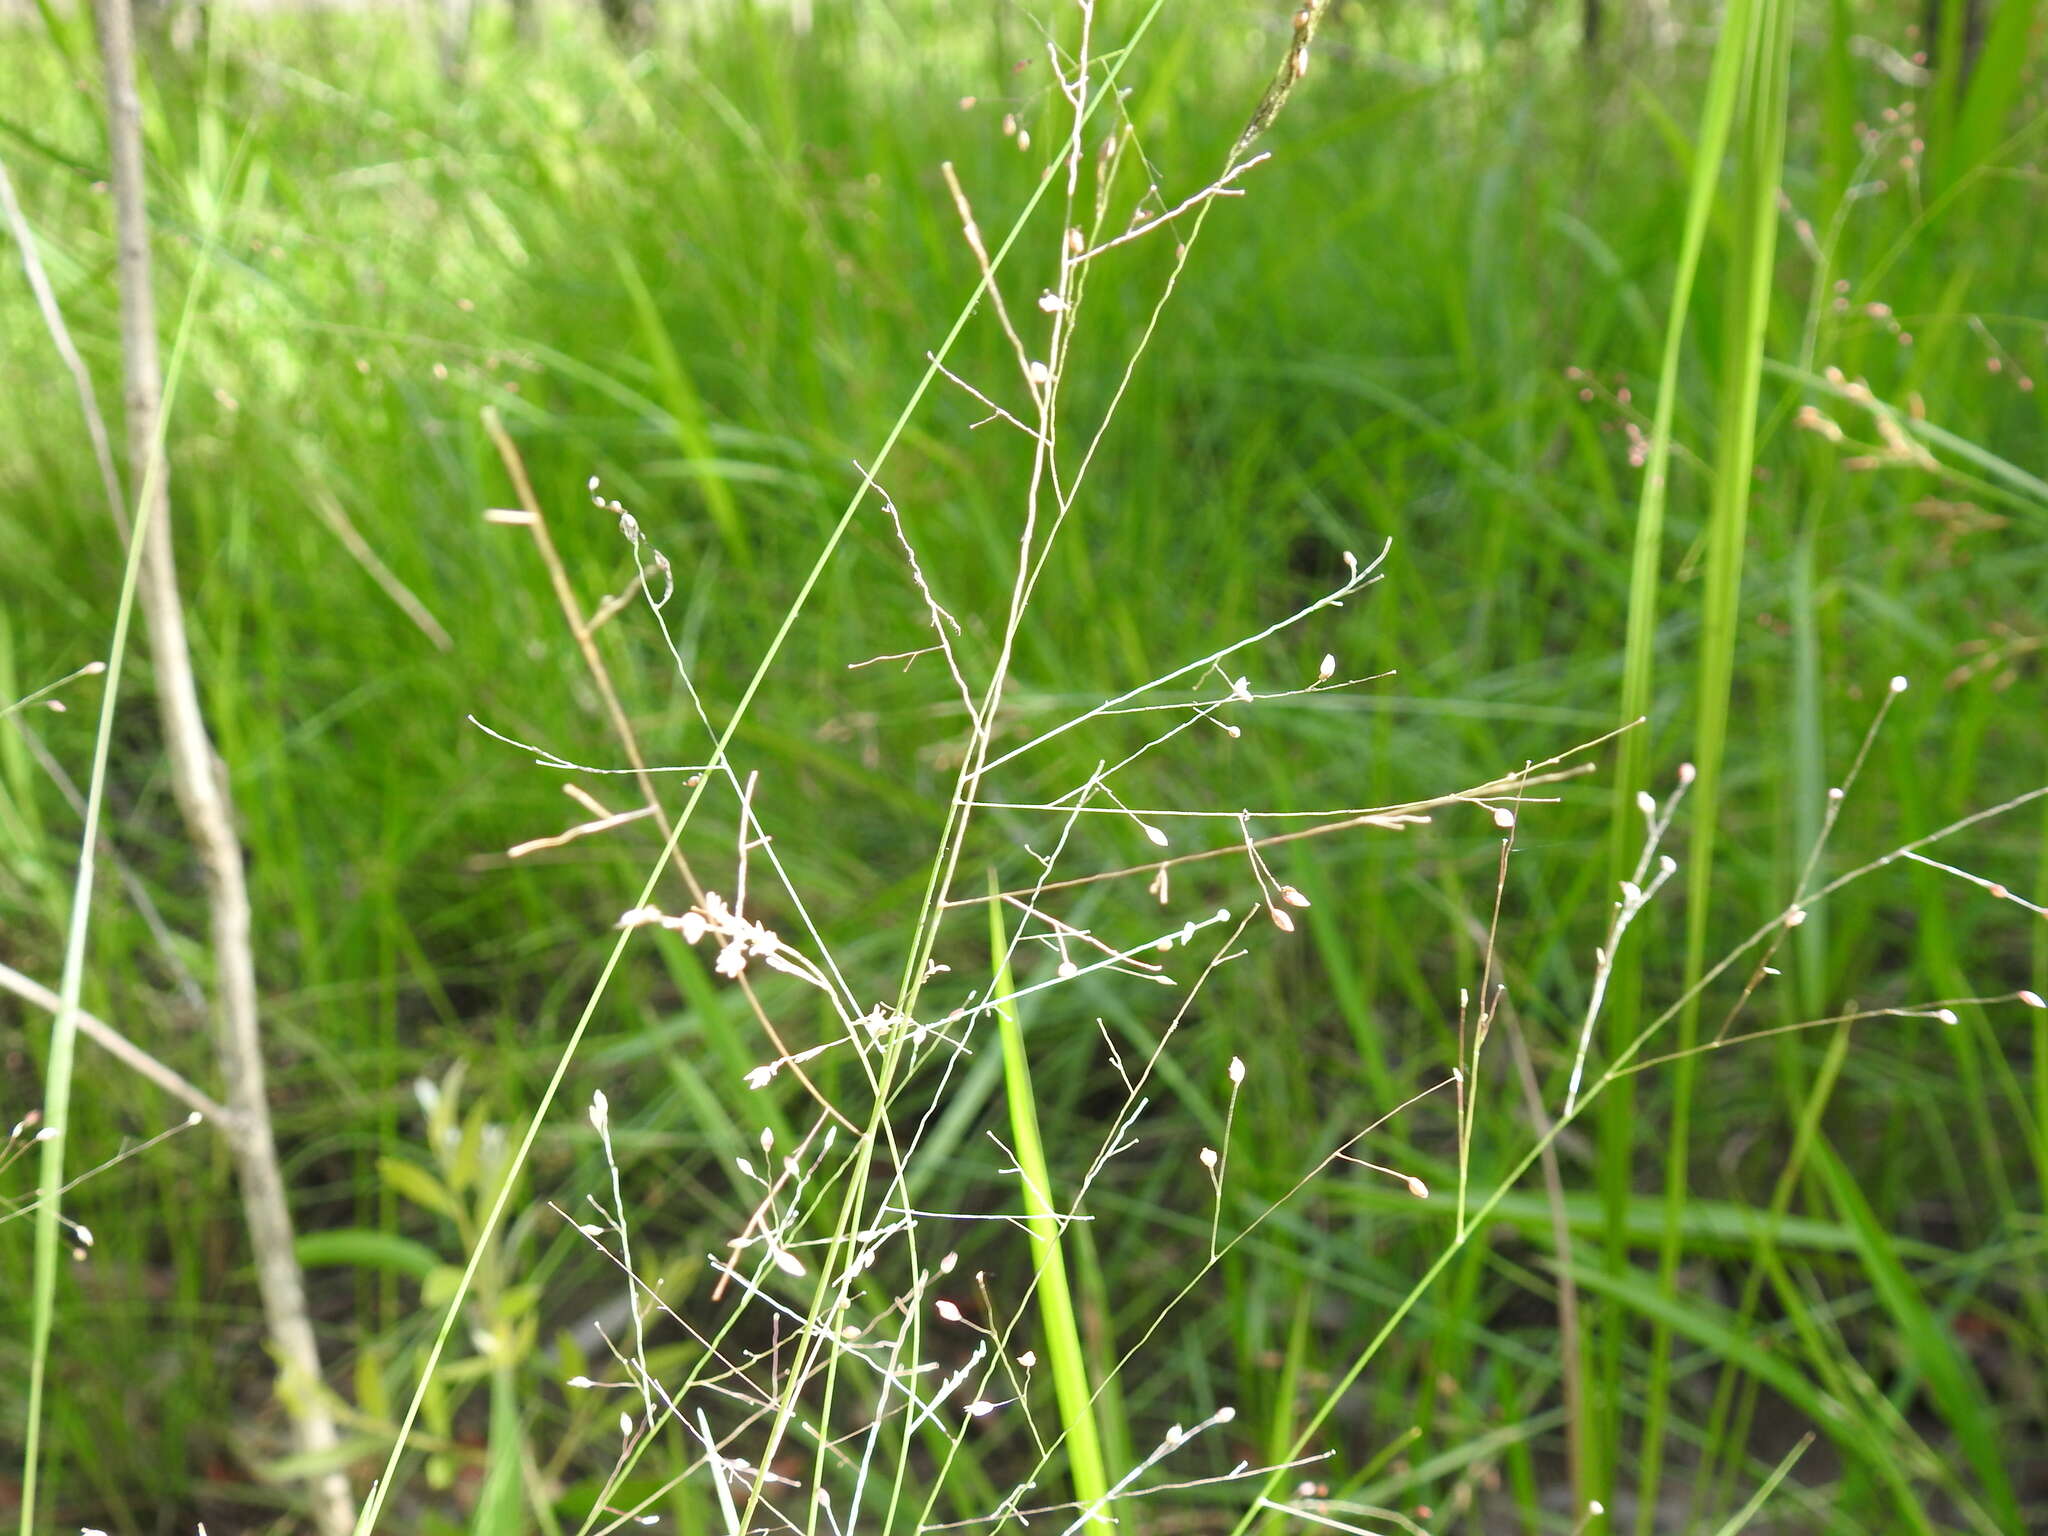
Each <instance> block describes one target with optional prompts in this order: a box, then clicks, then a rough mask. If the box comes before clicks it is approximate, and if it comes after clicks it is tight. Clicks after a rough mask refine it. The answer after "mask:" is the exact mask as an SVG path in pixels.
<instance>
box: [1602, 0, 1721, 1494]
mask: <svg viewBox="0 0 2048 1536" xmlns="http://www.w3.org/2000/svg"><path fill="white" fill-rule="evenodd" d="M1753 10H1754V5H1753V0H1731V3H1730V4H1729V6H1728V11H1727V15H1726V18H1725V19H1724V21H1723V24H1722V31H1721V38H1720V41H1719V43H1718V44H1717V45H1716V47H1715V50H1714V62H1713V67H1712V72H1711V74H1710V75H1709V77H1708V81H1707V92H1706V98H1705V100H1704V101H1703V103H1702V104H1701V108H1700V123H1699V134H1698V140H1697V142H1696V144H1695V145H1694V147H1693V154H1692V174H1691V177H1690V181H1689V184H1688V186H1687V189H1686V205H1685V224H1684V228H1683V232H1682V233H1681V235H1680V237H1679V248H1678V270H1677V274H1676V275H1675V277H1674V278H1673V280H1672V291H1671V308H1670V311H1669V313H1668V314H1667V315H1666V317H1665V326H1664V349H1663V356H1662V359H1661V361H1660V362H1659V364H1658V373H1657V403H1656V407H1655V412H1654V415H1653V417H1652V420H1651V426H1650V447H1649V454H1648V457H1647V459H1646V460H1645V462H1644V466H1643V489H1642V496H1641V499H1640V500H1639V502H1638V503H1637V508H1636V527H1635V538H1634V545H1633V548H1632V551H1631V554H1630V565H1629V586H1628V629H1627V638H1626V641H1625V642H1624V649H1623V655H1622V685H1621V719H1622V721H1623V722H1628V721H1633V720H1639V719H1646V718H1647V717H1648V716H1649V715H1650V713H1651V711H1652V707H1653V673H1654V666H1655V654H1656V639H1657V615H1658V596H1659V590H1660V583H1661V582H1662V579H1663V557H1664V513H1665V506H1666V504H1667V501H1668V499H1669V488H1670V477H1671V445H1672V431H1673V423H1674V421H1675V419H1676V415H1677V408H1678V375H1679V363H1680V360H1681V358H1682V356H1683V354H1684V351H1685V332H1686V325H1687V321H1688V319H1689V317H1690V315H1691V310H1692V295H1693V286H1694V283H1695V281H1696V280H1697V278H1698V275H1699V265H1700V257H1701V253H1702V251H1703V250H1704V249H1705V246H1706V238H1707V228H1708V224H1709V221H1710V219H1711V217H1712V214H1713V209H1714V200H1715V195H1716V192H1717V190H1718V188H1719V185H1720V180H1721V167H1722V162H1723V161H1724V159H1725V158H1726V156H1727V152H1728V139H1729V134H1730V130H1731V125H1732V123H1733V121H1734V117H1735V108H1736V102H1737V99H1738V97H1739V95H1740V94H1741V85H1742V78H1743V61H1744V59H1745V57H1746V53H1747V46H1746V39H1747V37H1748V33H1749V30H1750V26H1751V20H1750V18H1751V15H1752V12H1753ZM1652 745H1653V742H1652V735H1651V730H1650V728H1649V727H1648V726H1647V725H1646V726H1644V727H1642V728H1640V729H1637V730H1633V731H1630V732H1629V733H1628V734H1627V735H1625V736H1623V737H1622V740H1621V756H1620V762H1619V765H1618V768H1617V772H1616V775H1615V797H1614V810H1613V819H1612V825H1611V832H1610V855H1609V857H1610V864H1611V867H1612V872H1613V878H1614V879H1615V880H1617V881H1618V880H1620V879H1621V878H1622V877H1623V876H1624V875H1625V874H1626V873H1627V872H1628V870H1629V868H1630V867H1631V866H1632V865H1633V863H1634V861H1635V853H1636V842H1637V839H1638V838H1640V836H1641V830H1642V817H1641V813H1640V812H1639V811H1638V810H1637V808H1636V797H1637V795H1638V794H1639V793H1641V792H1642V791H1643V790H1644V789H1645V788H1646V787H1647V785H1648V782H1649V760H1650V750H1651V747H1652ZM1638 955H1639V951H1638V950H1636V949H1634V948H1624V949H1623V950H1622V952H1621V953H1620V954H1619V955H1617V957H1616V959H1615V962H1614V967H1615V969H1614V977H1613V980H1612V982H1611V984H1610V987H1609V994H1608V995H1609V1004H1608V1010H1609V1023H1608V1038H1609V1039H1610V1040H1612V1041H1614V1042H1616V1043H1617V1044H1619V1043H1623V1042H1626V1041H1628V1040H1631V1039H1633V1038H1634V1037H1635V1034H1636V1031H1637V1029H1638V1027H1639V1010H1638V998H1639V995H1640V990H1641V975H1642V973H1641V964H1640V961H1639V959H1638ZM1634 1100H1635V1083H1634V1080H1633V1079H1626V1080H1624V1081H1623V1082H1621V1083H1619V1084H1617V1085H1616V1088H1615V1090H1614V1091H1613V1092H1611V1093H1610V1095H1609V1096H1608V1100H1607V1102H1606V1103H1605V1104H1604V1105H1602V1106H1601V1109H1600V1113H1599V1118H1598V1127H1599V1149H1600V1157H1599V1183H1600V1188H1601V1192H1602V1197H1603V1199H1604V1201H1605V1203H1606V1207H1607V1212H1608V1221H1607V1234H1606V1253H1607V1262H1608V1266H1609V1268H1610V1269H1611V1270H1614V1271H1616V1272H1619V1271H1620V1270H1621V1269H1622V1268H1624V1267H1625V1266H1626V1265H1627V1263H1628V1238H1627V1234H1626V1231H1625V1228H1626V1224H1627V1208H1628V1205H1629V1201H1630V1197H1631V1195H1632V1194H1633V1187H1632V1184H1631V1178H1632V1171H1633V1167H1634V1162H1635V1156H1634V1154H1635V1130H1636V1119H1635V1113H1634ZM1594 1327H1595V1339H1596V1346H1595V1351H1594V1360H1595V1369H1596V1371H1597V1374H1598V1378H1599V1380H1600V1382H1601V1386H1602V1391H1601V1394H1600V1395H1601V1397H1602V1399H1603V1400H1604V1401H1605V1402H1607V1403H1609V1404H1618V1403H1619V1402H1620V1401H1621V1391H1620V1387H1621V1350H1622V1337H1621V1328H1620V1324H1619V1321H1618V1320H1617V1321H1616V1322H1615V1323H1614V1325H1613V1326H1608V1327H1604V1328H1603V1327H1600V1326H1599V1324H1598V1323H1597V1322H1595V1324H1594ZM1616 1412H1618V1410H1615V1409H1610V1411H1609V1413H1608V1414H1607V1415H1604V1416H1602V1417H1601V1419H1600V1421H1599V1422H1597V1423H1595V1424H1592V1425H1589V1426H1588V1429H1589V1431H1591V1437H1590V1445H1591V1449H1592V1452H1593V1455H1594V1458H1595V1461H1596V1468H1595V1470H1596V1472H1597V1474H1598V1484H1597V1486H1599V1487H1600V1488H1601V1489H1602V1490H1603V1492H1604V1493H1605V1495H1606V1503H1607V1504H1608V1505H1609V1507H1612V1505H1613V1502H1614V1500H1613V1492H1614V1489H1613V1477H1614V1472H1615V1468H1616V1467H1617V1465H1618V1463H1619V1459H1620V1457H1619V1441H1620V1421H1619V1419H1618V1418H1617V1417H1615V1414H1616Z"/></svg>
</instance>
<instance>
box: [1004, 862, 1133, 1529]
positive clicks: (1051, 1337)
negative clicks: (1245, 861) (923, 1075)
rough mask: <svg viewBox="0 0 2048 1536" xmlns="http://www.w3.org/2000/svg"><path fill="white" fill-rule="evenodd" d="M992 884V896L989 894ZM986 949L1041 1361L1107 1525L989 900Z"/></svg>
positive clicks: (1053, 1222)
mask: <svg viewBox="0 0 2048 1536" xmlns="http://www.w3.org/2000/svg"><path fill="white" fill-rule="evenodd" d="M993 889H994V888H993V886H991V894H993ZM988 941H989V954H990V958H991V960H992V962H993V964H992V974H993V976H994V986H995V993H996V997H997V999H998V1001H997V1003H996V1008H995V1013H996V1024H997V1027H998V1029H999V1031H1000V1033H1001V1037H1002V1050H1003V1084H1004V1088H1005V1089H1006V1091H1007V1094H1008V1098H1009V1105H1010V1137H1011V1141H1012V1147H1011V1150H1012V1151H1014V1152H1015V1153H1016V1155H1017V1172H1018V1182H1019V1184H1020V1185H1021V1186H1022V1191H1023V1196H1024V1223H1025V1226H1026V1227H1027V1228H1028V1229H1029V1231H1030V1233H1031V1245H1032V1250H1033V1252H1034V1253H1035V1255H1036V1257H1037V1262H1036V1264H1035V1265H1034V1266H1033V1273H1034V1275H1035V1277H1036V1280H1037V1284H1038V1317H1039V1322H1040V1325H1041V1326H1042V1327H1043V1328H1044V1329H1045V1354H1046V1363H1047V1365H1048V1366H1049V1367H1050V1368H1051V1371H1052V1384H1053V1395H1054V1397H1055V1398H1056V1399H1057V1400H1058V1403H1059V1410H1060V1428H1061V1429H1062V1431H1063V1432H1064V1433H1065V1435H1066V1441H1067V1466H1068V1469H1069V1472H1070V1474H1071V1475H1072V1477H1073V1480H1074V1497H1075V1499H1076V1500H1078V1501H1079V1502H1080V1505H1081V1507H1082V1508H1083V1509H1084V1510H1087V1511H1089V1512H1090V1514H1089V1524H1090V1525H1092V1526H1096V1527H1098V1528H1101V1529H1103V1530H1107V1529H1109V1527H1110V1526H1111V1525H1112V1524H1113V1523H1114V1522H1113V1520H1112V1518H1111V1515H1110V1510H1109V1503H1108V1500H1109V1477H1108V1474H1107V1472H1106V1471H1105V1470H1104V1465H1103V1459H1102V1442H1101V1437H1100V1435H1099V1434H1098V1433H1097V1431H1096V1425H1095V1406H1094V1402H1093V1397H1094V1393H1093V1391H1092V1390H1091V1389H1090V1387H1089V1385H1088V1365H1087V1359H1086V1356H1085V1353H1084V1351H1083V1349H1082V1346H1081V1328H1080V1324H1079V1322H1078V1321H1077V1319H1076V1318H1075V1316H1074V1299H1073V1294H1072V1292H1071V1291H1070V1290H1069V1289H1068V1287H1067V1266H1066V1260H1065V1259H1064V1257H1062V1254H1061V1248H1060V1224H1061V1223H1060V1212H1059V1208H1058V1206H1057V1205H1056V1204H1055V1202H1054V1200H1053V1196H1052V1180H1051V1178H1050V1177H1049V1176H1048V1174H1047V1172H1046V1166H1045V1147H1044V1144H1043V1143H1042V1142H1041V1141H1040V1139H1039V1134H1038V1104H1037V1100H1036V1098H1035V1097H1034V1096H1033V1094H1032V1091H1031V1064H1030V1060H1029V1058H1028V1057H1027V1056H1026V1055H1025V1054H1024V1026H1023V1023H1022V1021H1021V1020H1020V1019H1019V1018H1018V1016H1017V1005H1016V1004H1015V1003H1014V1002H1011V1001H1008V1000H1007V999H1009V997H1010V996H1011V994H1012V993H1014V992H1015V991H1016V981H1015V978H1014V977H1013V975H1012V973H1011V970H1010V945H1009V938H1008V936H1007V935H1006V934H1005V933H1004V931H1003V909H1002V905H1001V903H999V902H995V901H991V902H990V903H989V904H988Z"/></svg>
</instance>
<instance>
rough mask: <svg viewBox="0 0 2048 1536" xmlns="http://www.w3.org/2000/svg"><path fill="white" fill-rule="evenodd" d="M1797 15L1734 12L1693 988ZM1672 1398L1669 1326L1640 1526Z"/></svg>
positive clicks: (1669, 1285)
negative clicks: (1733, 117) (1735, 82)
mask: <svg viewBox="0 0 2048 1536" xmlns="http://www.w3.org/2000/svg"><path fill="white" fill-rule="evenodd" d="M1791 10H1792V8H1791V6H1790V5H1788V4H1785V3H1782V0H1758V3H1757V4H1756V5H1755V7H1754V8H1752V9H1747V10H1745V11H1744V12H1743V13H1742V14H1741V17H1740V20H1741V21H1742V22H1743V23H1744V25H1743V26H1742V28H1741V29H1740V30H1739V31H1738V30H1736V25H1735V24H1736V21H1737V17H1736V13H1735V12H1734V11H1733V10H1732V9H1731V11H1730V14H1729V20H1728V23H1727V26H1728V30H1729V32H1730V33H1732V34H1733V37H1732V39H1731V38H1730V37H1729V36H1728V35H1727V34H1724V38H1723V41H1724V42H1728V43H1731V44H1732V46H1736V47H1740V48H1741V50H1742V53H1743V59H1744V64H1743V70H1742V87H1741V92H1740V101H1739V107H1738V112H1737V123H1736V127H1737V131H1738V137H1737V142H1736V176H1737V179H1736V198H1735V202H1734V205H1733V208H1732V210H1731V211H1732V214H1733V220H1732V225H1733V229H1732V233H1733V245H1732V249H1731V251H1730V257H1731V261H1730V267H1731V270H1730V273H1729V283H1728V289H1727V299H1726V302H1725V305H1724V308H1723V311H1722V318H1721V369H1722V373H1721V381H1720V399H1719V403H1718V407H1717V410H1716V440H1715V445H1714V487H1713V499H1712V504H1711V508H1710V511H1709V516H1708V524H1707V562H1706V590H1705V593H1704V595H1703V600H1702V602H1703V612H1702V614H1701V634H1700V657H1699V684H1698V698H1697V701H1696V714H1695V724H1694V732H1693V763H1694V766H1695V768H1696V769H1697V770H1698V779H1697V781H1696V783H1695V785H1694V788H1693V799H1692V816H1693V820H1692V826H1693V836H1692V845H1691V849H1690V858H1689V860H1688V869H1687V874H1686V946H1685V976H1686V986H1687V987H1688V989H1690V988H1691V987H1692V986H1693V984H1694V983H1695V982H1696V981H1697V980H1698V978H1699V977H1700V975H1701V974H1702V972H1703V971H1704V970H1705V967H1706V954H1707V937H1708V933H1709V918H1710V916H1711V913H1712V899H1713V882H1714V844H1715V831H1716V826H1717V821H1718V818H1719V815H1720V798H1721V768H1722V763H1723V760H1724V758H1725V756H1726V753H1727V745H1728V715H1729V707H1730V701H1731V696H1732V693H1733V688H1734V678H1735V642H1736V632H1737V627H1738V624H1739V621H1740V616H1741V607H1742V566H1743V554H1744V549H1745V546H1746V543H1747V540H1748V530H1749V496H1750V487H1751V483H1752V479H1753V474H1754V470H1755V464H1756V426H1757V406H1758V400H1759V398H1760V396H1761V392H1762V386H1763V354H1764V331H1765V327H1766V324H1767V323H1768V321H1769V319H1770V309H1771V295H1772V281H1771V278H1772V265H1773V261H1774V258H1775V256H1776V253H1777V235H1778V189H1779V182H1780V180H1781V177H1782V173H1783V168H1784V157H1785V110H1786V90H1787V77H1788V75H1789V72H1790V64H1791V46H1792V18H1791ZM1698 1033H1699V1009H1698V1004H1697V1000H1696V999H1695V1001H1694V1002H1693V1003H1692V1004H1691V1005H1689V1006H1688V1007H1687V1008H1686V1009H1685V1010H1684V1012H1683V1013H1682V1014H1681V1015H1680V1017H1679V1025H1678V1038H1677V1041H1676V1048H1677V1049H1678V1050H1679V1051H1681V1052H1687V1053H1688V1054H1684V1055H1681V1056H1680V1057H1679V1059H1678V1061H1677V1063H1676V1066H1675V1069H1674V1071H1673V1072H1672V1077H1671V1096H1672V1113H1671V1125H1670V1129H1669V1135H1668V1137H1667V1139H1666V1154H1665V1164H1664V1200H1665V1212H1666V1220H1665V1230H1664V1235H1663V1238H1662V1240H1661V1242H1660V1244H1659V1249H1658V1275H1659V1282H1660V1284H1661V1285H1662V1286H1663V1287H1664V1289H1665V1291H1666V1293H1667V1294H1669V1293H1671V1292H1673V1291H1674V1290H1675V1288H1676V1285H1677V1274H1678V1255H1679V1250H1680V1242H1681V1232H1682V1230H1683V1215H1684V1206H1685V1200H1686V1189H1687V1184H1688V1179H1689V1173H1690V1167H1689V1163H1690V1158H1691V1145H1690V1139H1691V1114H1692V1093H1693V1085H1694V1082H1695V1079H1696V1069H1697V1065H1698V1059H1697V1057H1696V1056H1694V1055H1692V1054H1689V1052H1690V1048H1691V1047H1692V1046H1693V1045H1694V1044H1695V1043H1696V1041H1697V1039H1698ZM1669 1392H1670V1339H1669V1336H1668V1334H1667V1333H1666V1332H1665V1331H1664V1330H1663V1329H1662V1328H1661V1327H1660V1329H1659V1330H1658V1332H1657V1334H1656V1336H1655V1338H1654V1339H1653V1342H1652V1346H1651V1357H1650V1379H1649V1383H1648V1387H1647V1390H1646V1392H1645V1398H1646V1402H1645V1407H1644V1415H1643V1449H1642V1455H1641V1458H1640V1461H1641V1481H1640V1486H1639V1496H1640V1499H1641V1509H1642V1511H1643V1523H1642V1525H1641V1526H1640V1529H1642V1530H1643V1531H1646V1532H1647V1531H1648V1530H1649V1528H1650V1527H1649V1523H1648V1522H1649V1520H1650V1518H1651V1514H1652V1511H1654V1509H1655V1508H1656V1503H1657V1500H1656V1490H1657V1484H1658V1482H1659V1480H1660V1478H1661V1474H1662V1470H1663V1451H1664V1435H1665V1429H1666V1423H1665V1420H1666V1414H1667V1410H1668V1407H1669V1401H1670V1398H1669Z"/></svg>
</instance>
